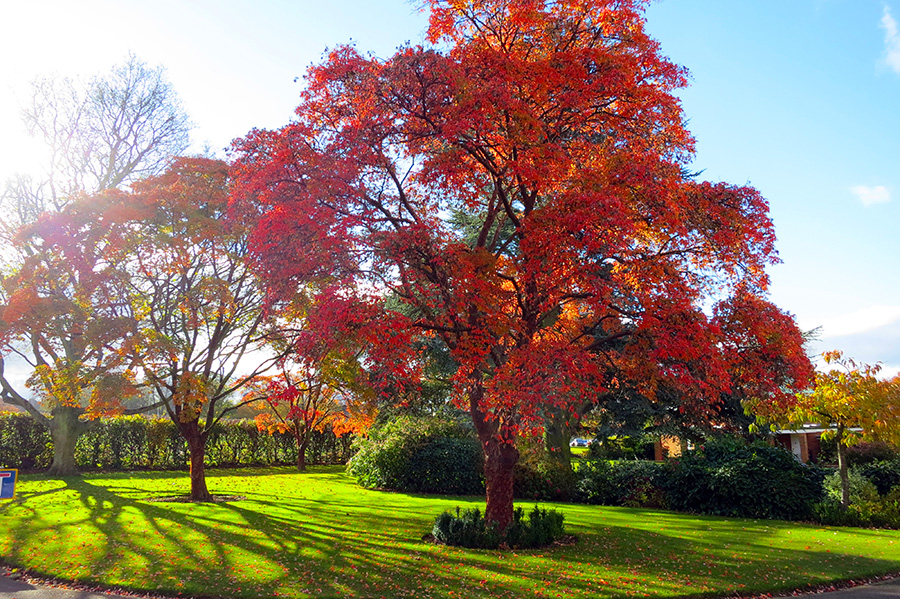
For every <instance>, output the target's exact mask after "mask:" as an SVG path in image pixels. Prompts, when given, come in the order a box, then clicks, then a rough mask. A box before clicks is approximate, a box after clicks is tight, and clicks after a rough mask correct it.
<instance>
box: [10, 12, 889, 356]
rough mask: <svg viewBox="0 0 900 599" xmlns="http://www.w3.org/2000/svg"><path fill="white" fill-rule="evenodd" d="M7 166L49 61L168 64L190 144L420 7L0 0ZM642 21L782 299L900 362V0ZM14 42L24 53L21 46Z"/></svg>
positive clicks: (838, 343) (275, 114) (228, 134)
mask: <svg viewBox="0 0 900 599" xmlns="http://www.w3.org/2000/svg"><path fill="white" fill-rule="evenodd" d="M0 14H3V16H4V18H3V20H2V22H0V56H3V57H4V58H3V59H2V62H0V139H3V140H4V143H3V144H2V147H0V178H5V177H7V176H8V175H9V174H10V173H11V172H12V171H14V170H28V169H30V168H32V165H33V160H34V152H33V150H32V149H31V148H30V147H29V143H28V141H27V140H26V139H24V138H23V136H22V132H21V127H20V125H19V122H18V109H17V101H18V100H20V99H24V97H25V86H26V84H27V82H28V81H29V80H31V79H32V78H34V77H35V76H37V75H39V74H50V73H52V72H57V73H61V74H64V75H70V76H72V75H79V74H81V75H89V74H92V73H97V72H101V71H105V70H106V69H108V68H109V67H110V66H111V65H112V64H113V63H115V62H118V61H120V60H121V59H122V58H123V57H124V56H125V55H126V53H127V52H128V51H129V50H131V51H134V52H135V53H136V54H137V55H138V56H139V57H141V58H143V59H144V60H146V61H147V62H149V63H151V64H162V65H163V66H165V67H166V68H167V70H168V76H169V79H170V80H171V81H172V83H173V84H174V86H175V88H176V90H177V91H178V93H179V95H180V97H181V98H182V101H183V103H184V105H185V108H186V109H187V111H188V112H189V114H190V115H191V118H192V119H193V120H194V122H195V123H196V125H197V129H196V131H195V134H194V138H195V140H196V146H197V149H199V148H201V147H202V146H203V145H204V144H208V145H209V147H211V148H212V149H213V150H218V149H220V148H223V147H225V146H226V145H227V144H228V143H229V141H230V140H231V139H233V138H235V137H240V136H242V135H243V134H245V133H246V132H247V131H248V130H249V129H250V128H251V127H269V128H273V127H278V126H280V125H282V124H284V123H286V122H287V121H288V119H289V118H290V117H291V114H292V111H293V108H294V107H295V106H296V104H297V98H298V94H299V91H300V89H301V86H302V82H295V81H294V79H295V77H298V76H302V75H303V73H304V71H305V69H306V67H307V66H308V65H310V64H311V63H313V62H316V61H318V60H319V58H320V57H321V55H322V52H323V51H324V49H325V48H326V47H327V46H334V45H336V44H339V43H344V42H348V41H350V40H353V41H354V42H355V43H356V44H357V46H358V48H359V49H361V50H363V51H371V52H372V53H374V54H375V55H378V56H382V57H386V56H389V55H390V54H391V53H392V51H393V49H394V48H395V47H396V46H398V45H400V44H402V43H404V42H405V41H407V40H409V41H413V42H416V41H419V40H421V38H422V34H423V33H424V29H425V23H426V18H425V16H424V15H423V14H421V13H418V12H417V11H416V7H415V4H409V3H406V2H404V1H403V0H380V1H379V2H372V1H352V0H330V1H328V2H322V1H319V2H313V1H310V0H246V1H233V2H228V1H226V0H195V1H187V0H155V1H154V2H144V1H141V0H79V2H71V1H68V0H42V1H40V2H20V1H18V0H0ZM647 21H648V23H647V28H648V30H649V32H650V33H651V35H653V37H655V38H656V39H657V40H658V41H659V42H660V44H661V46H662V50H663V53H664V54H666V55H667V56H669V57H670V58H671V59H672V60H673V61H675V62H677V63H679V64H682V65H684V66H686V67H687V68H688V69H689V70H690V72H691V86H690V87H689V88H687V89H685V90H683V91H682V92H681V93H680V96H681V98H682V101H683V105H684V110H685V115H686V117H687V119H688V121H689V128H690V129H691V131H692V132H693V133H694V135H695V137H696V138H697V142H698V143H697V148H698V152H697V157H696V160H695V162H694V168H696V169H697V170H700V169H703V171H704V172H703V177H704V178H707V179H710V180H723V181H728V182H731V183H738V184H743V183H750V184H751V185H754V186H755V187H757V188H758V189H759V190H760V191H761V192H762V193H763V195H764V196H765V197H766V198H768V200H769V202H770V205H771V214H772V216H773V218H774V220H775V224H776V232H777V235H778V249H779V252H780V255H781V258H782V260H783V264H781V265H779V266H777V267H775V268H773V269H772V270H771V275H772V288H771V297H772V299H773V300H774V301H775V302H776V303H777V304H778V305H779V306H781V307H782V308H783V309H785V310H787V311H789V312H791V313H793V314H795V315H796V316H797V319H798V321H799V323H800V325H801V327H803V328H805V329H810V328H813V327H817V326H821V327H823V329H822V336H821V340H820V342H819V343H818V345H817V346H816V349H817V350H818V351H822V350H826V349H841V350H844V351H845V353H847V354H849V355H850V356H852V357H855V358H858V359H860V360H863V361H866V362H878V361H880V362H883V364H884V367H885V372H886V373H891V374H893V373H895V372H898V371H900V235H898V234H897V230H898V224H900V25H898V23H900V0H889V1H887V2H881V1H878V0H753V1H752V2H741V1H731V0H715V1H710V0H658V1H657V2H654V3H653V4H652V5H651V6H650V8H649V10H648V12H647ZM13 57H14V58H13Z"/></svg>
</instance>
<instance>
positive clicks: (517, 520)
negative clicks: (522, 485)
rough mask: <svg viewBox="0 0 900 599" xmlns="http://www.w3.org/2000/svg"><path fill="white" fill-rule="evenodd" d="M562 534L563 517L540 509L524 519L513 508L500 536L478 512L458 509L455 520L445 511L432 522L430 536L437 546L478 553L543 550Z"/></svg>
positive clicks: (523, 515) (521, 514)
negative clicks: (503, 546)
mask: <svg viewBox="0 0 900 599" xmlns="http://www.w3.org/2000/svg"><path fill="white" fill-rule="evenodd" d="M564 533H565V518H564V516H563V515H562V514H561V513H560V512H558V511H556V510H546V509H541V508H540V507H539V506H534V509H533V510H531V512H529V514H528V517H527V519H526V518H525V511H524V510H523V509H522V508H521V507H518V508H516V509H515V510H514V512H513V521H512V522H511V523H510V525H509V526H508V527H507V528H506V531H505V532H504V533H503V534H502V535H501V534H500V533H498V532H497V528H496V526H494V525H493V524H492V523H489V522H488V521H487V520H485V519H484V518H483V517H482V515H481V510H479V509H478V508H473V509H467V510H463V511H462V512H460V509H459V508H458V507H457V508H456V515H455V516H454V515H453V514H451V513H450V512H446V511H445V512H443V513H442V514H441V515H439V516H438V517H437V518H436V519H435V521H434V526H433V527H432V529H431V534H432V535H433V536H434V538H435V540H437V541H438V542H440V543H445V544H447V545H454V546H457V547H471V548H479V549H496V548H498V547H499V546H500V544H501V543H505V544H506V545H507V546H508V547H510V548H517V549H528V548H536V547H544V546H546V545H550V544H551V543H554V542H555V541H558V540H560V539H561V538H562V537H563V534H564Z"/></svg>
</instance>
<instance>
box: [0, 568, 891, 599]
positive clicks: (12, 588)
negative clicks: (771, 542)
mask: <svg viewBox="0 0 900 599" xmlns="http://www.w3.org/2000/svg"><path fill="white" fill-rule="evenodd" d="M3 574H4V573H3V572H2V571H0V599H135V597H140V595H105V594H103V593H99V592H93V591H83V590H77V589H67V588H60V587H51V586H40V585H38V584H36V583H35V584H32V583H29V582H26V581H23V580H17V579H13V578H10V577H9V576H5V575H3ZM800 596H801V597H808V598H810V599H812V598H815V599H900V579H896V578H895V579H894V580H889V581H887V582H879V583H875V584H869V585H864V586H858V587H853V588H849V589H842V590H840V591H830V592H828V593H813V594H809V595H800ZM261 599H264V598H261Z"/></svg>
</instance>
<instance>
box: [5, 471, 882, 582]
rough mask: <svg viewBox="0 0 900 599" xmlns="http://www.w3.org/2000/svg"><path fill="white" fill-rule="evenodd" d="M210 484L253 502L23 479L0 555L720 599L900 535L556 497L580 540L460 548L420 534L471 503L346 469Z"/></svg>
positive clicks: (67, 573)
mask: <svg viewBox="0 0 900 599" xmlns="http://www.w3.org/2000/svg"><path fill="white" fill-rule="evenodd" d="M209 485H210V490H211V491H212V492H213V493H217V494H227V495H243V496H245V497H246V499H243V500H241V501H235V502H231V503H220V504H208V505H207V504H187V503H164V502H151V501H148V499H151V498H153V497H161V496H170V495H176V494H180V493H185V492H186V491H187V489H188V479H187V475H186V474H184V473H159V472H154V473H130V474H126V473H123V474H91V475H85V476H84V477H80V478H79V477H73V478H45V477H42V476H23V477H21V479H20V482H19V485H18V489H17V491H18V492H17V497H16V499H15V500H14V501H3V502H0V559H2V560H3V561H5V562H7V563H9V564H12V565H16V566H21V567H27V568H29V569H31V570H33V571H34V572H36V573H40V574H43V575H47V576H53V577H59V578H65V579H74V580H78V581H84V582H88V583H91V584H94V583H97V584H101V585H108V586H122V587H127V588H132V589H154V590H159V591H160V592H163V593H166V594H173V595H174V594H179V593H180V594H182V595H204V596H214V597H261V596H262V597H277V596H287V597H310V596H312V597H322V596H340V597H403V596H408V597H447V598H455V597H592V598H593V597H632V596H636V597H648V596H649V597H678V596H686V595H710V596H717V595H730V594H734V593H735V592H741V593H762V592H771V591H776V590H784V589H793V588H801V587H804V586H806V585H807V584H809V583H812V584H822V583H825V582H828V581H834V580H842V579H851V578H861V577H868V576H873V575H878V574H885V573H890V572H900V531H880V530H860V529H839V528H823V527H819V526H812V525H803V524H796V523H785V522H773V521H755V520H737V519H726V518H712V517H697V516H689V515H683V514H674V513H669V512H658V511H649V510H638V509H626V508H609V507H597V506H583V505H568V504H559V505H556V506H555V507H558V508H560V509H561V510H563V511H564V513H565V515H566V521H567V523H568V529H569V532H571V533H573V534H575V535H577V536H578V542H577V543H575V544H572V545H563V546H554V547H549V548H545V549H540V550H531V551H517V552H503V551H482V550H466V549H458V548H452V547H444V546H437V545H432V544H428V543H425V542H423V541H422V540H421V538H422V535H423V534H424V533H426V532H428V531H429V530H430V528H431V524H432V522H433V520H434V517H435V516H436V515H437V514H438V513H439V512H440V511H442V510H444V509H452V508H454V507H455V506H457V505H459V506H462V507H467V506H472V505H478V504H479V502H478V501H476V499H478V498H453V497H450V498H447V497H430V496H417V495H407V494H400V493H383V492H376V491H367V490H365V489H360V488H358V487H357V486H355V485H354V484H353V482H352V480H351V479H350V478H349V477H347V476H346V475H345V474H344V473H343V469H342V468H313V469H312V470H311V471H310V472H308V473H306V474H298V473H296V471H293V470H292V469H289V468H269V469H261V470H221V471H213V472H212V473H211V474H210V477H209ZM481 505H483V503H482V504H481ZM526 505H530V504H526ZM545 505H549V504H545Z"/></svg>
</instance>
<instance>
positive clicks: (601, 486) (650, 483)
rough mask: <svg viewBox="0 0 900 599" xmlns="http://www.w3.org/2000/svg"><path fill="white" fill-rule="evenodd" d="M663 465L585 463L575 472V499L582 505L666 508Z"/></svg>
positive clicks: (619, 462)
mask: <svg viewBox="0 0 900 599" xmlns="http://www.w3.org/2000/svg"><path fill="white" fill-rule="evenodd" d="M666 474H667V472H666V470H665V467H664V465H663V464H658V463H656V462H647V461H635V460H623V461H618V462H609V461H606V460H587V461H584V462H582V463H581V464H580V465H579V466H578V469H577V470H576V473H575V476H576V481H577V482H576V485H575V486H576V497H577V499H578V500H579V501H583V502H585V503H596V504H601V505H622V506H626V507H642V508H661V507H665V506H666V500H665V486H666V482H665V476H666Z"/></svg>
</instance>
